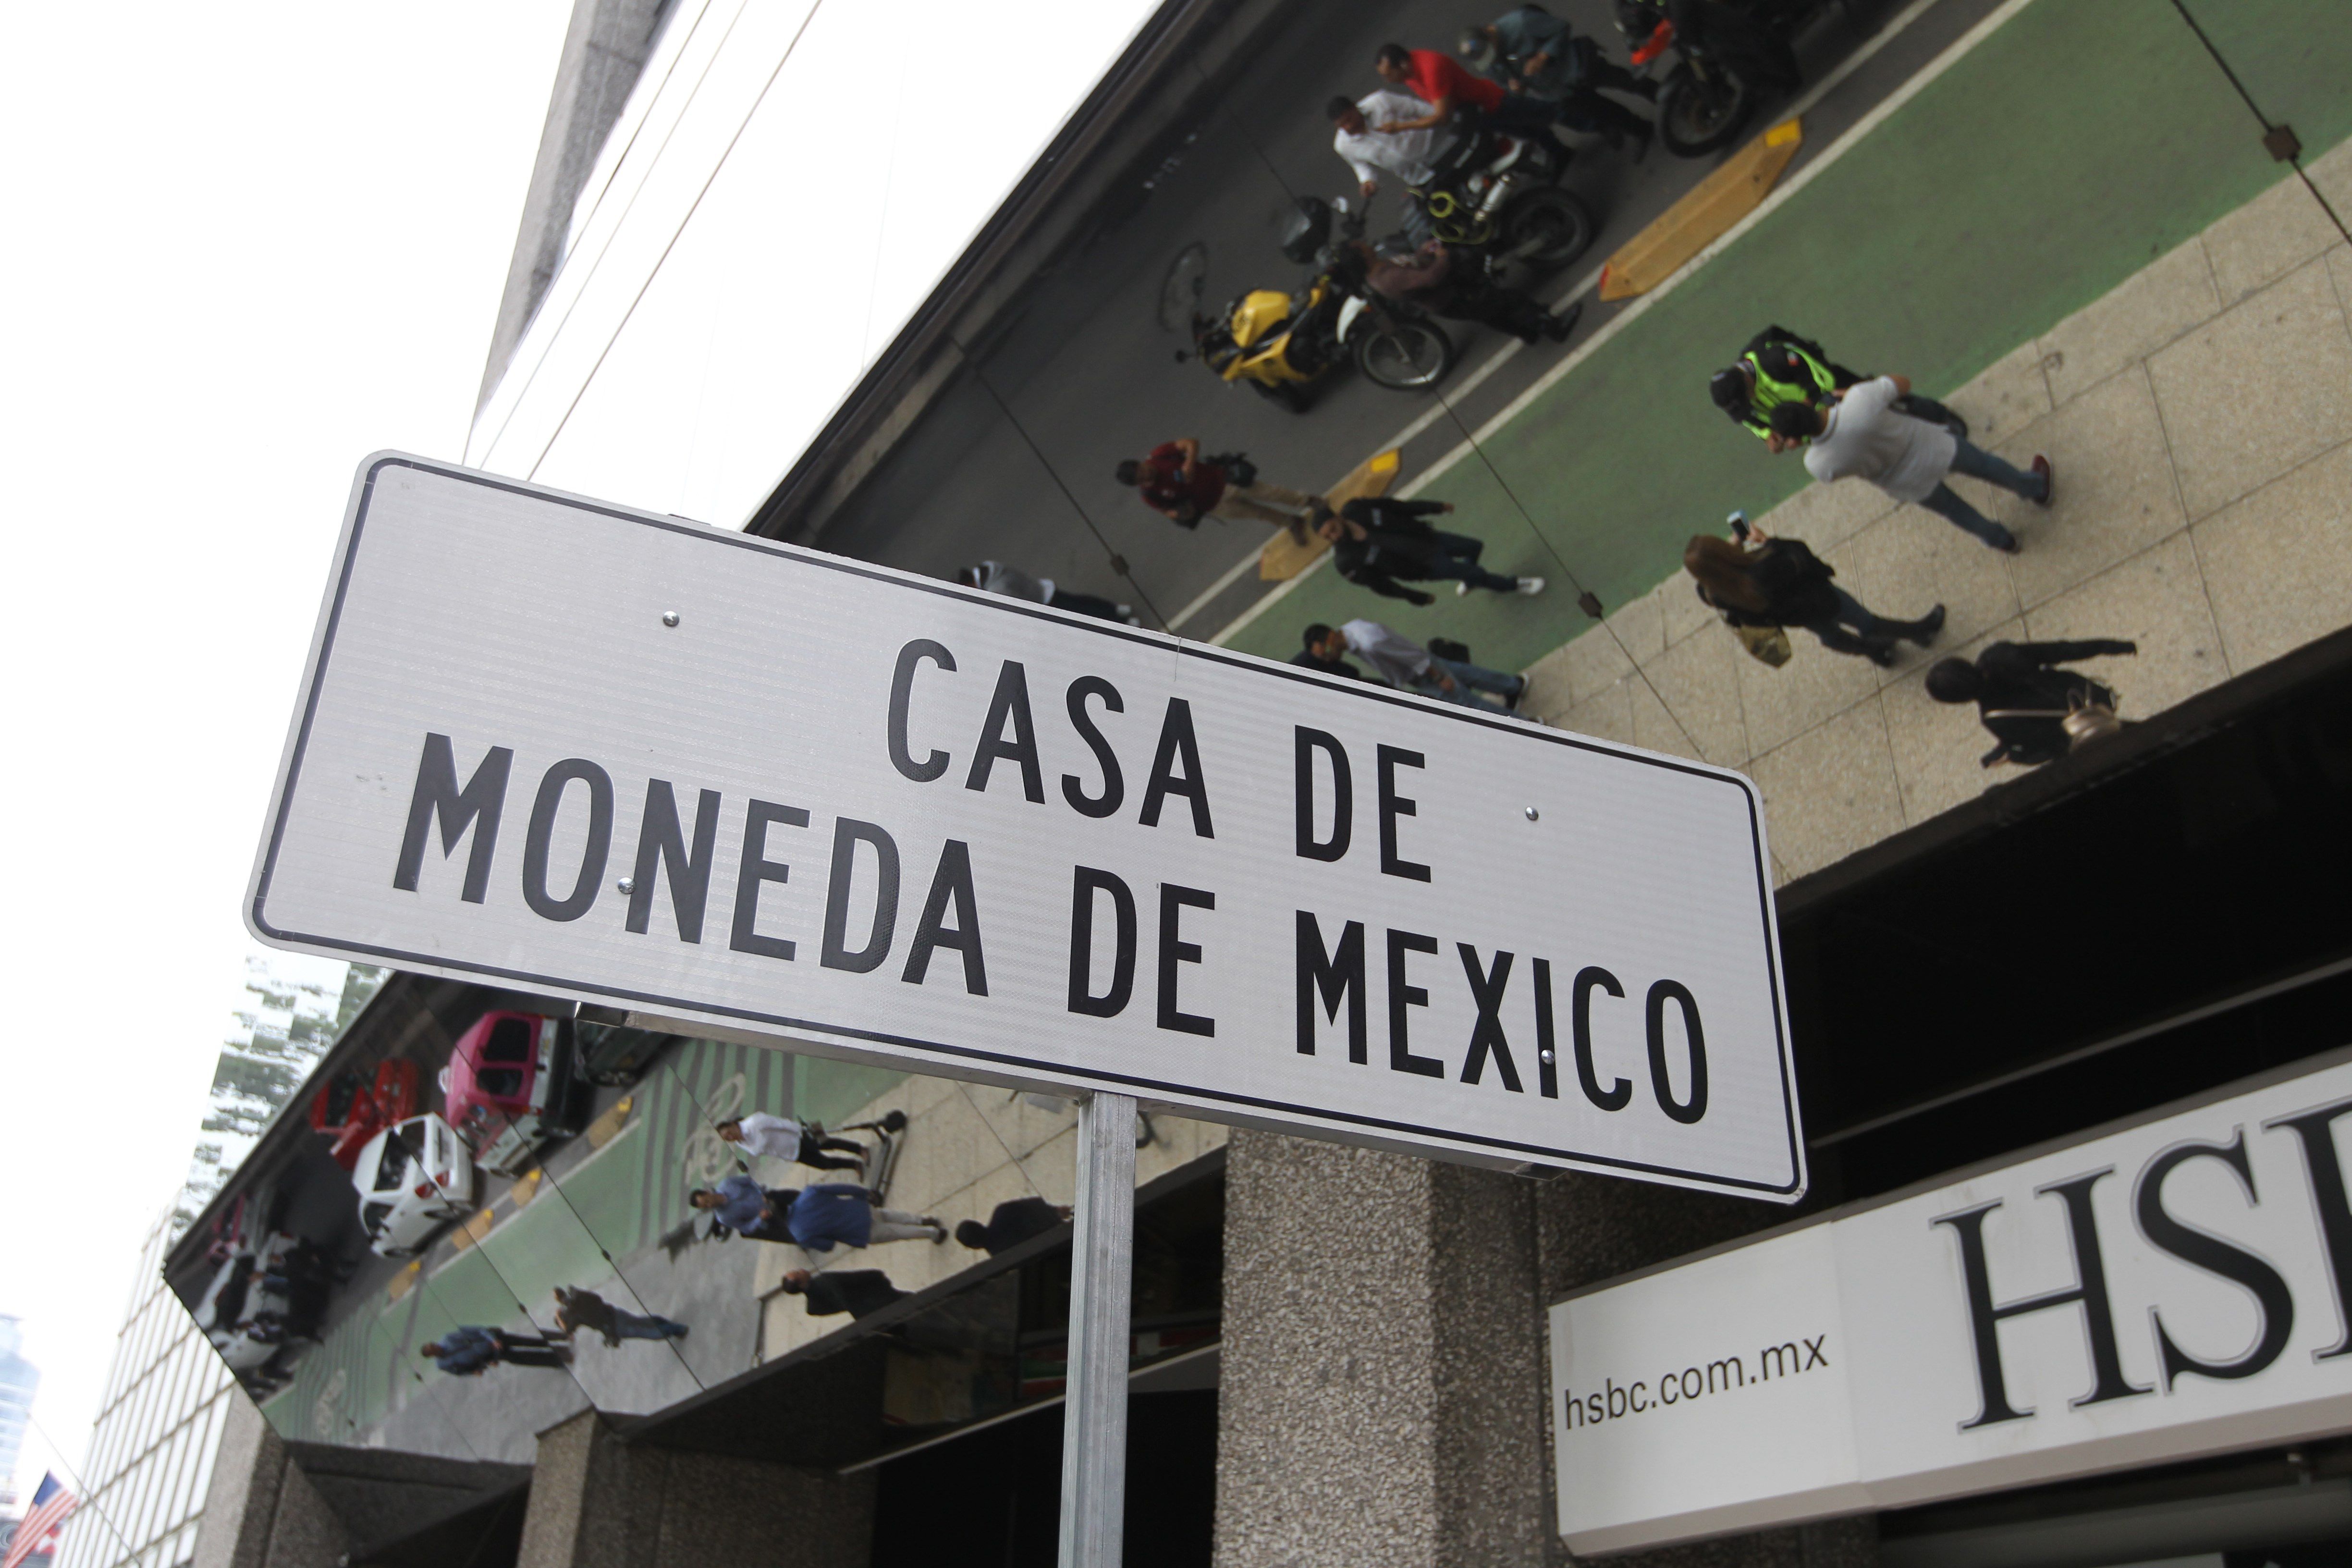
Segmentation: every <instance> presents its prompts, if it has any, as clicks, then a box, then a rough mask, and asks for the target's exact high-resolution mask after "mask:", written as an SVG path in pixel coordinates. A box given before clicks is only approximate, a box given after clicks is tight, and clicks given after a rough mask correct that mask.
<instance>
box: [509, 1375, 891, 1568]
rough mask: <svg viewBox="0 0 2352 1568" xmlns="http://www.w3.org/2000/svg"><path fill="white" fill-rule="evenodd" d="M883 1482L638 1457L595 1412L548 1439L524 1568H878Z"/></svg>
mask: <svg viewBox="0 0 2352 1568" xmlns="http://www.w3.org/2000/svg"><path fill="white" fill-rule="evenodd" d="M873 1537H874V1477H873V1475H872V1473H871V1472H866V1473H865V1474H861V1475H856V1476H850V1477H838V1476H832V1475H827V1474H822V1473H819V1472H814V1471H809V1470H803V1469H798V1468H794V1467H793V1466H790V1465H776V1464H767V1463H763V1462H761V1461H759V1460H756V1459H742V1458H733V1457H731V1456H727V1455H717V1454H700V1453H690V1452H687V1451H684V1450H680V1449H672V1448H656V1447H642V1446H633V1445H630V1444H627V1443H624V1442H622V1441H621V1439H620V1437H619V1436H618V1435H617V1434H615V1433H614V1430H613V1429H612V1427H610V1426H607V1425H606V1424H605V1422H604V1419H603V1417H601V1416H600V1415H598V1414H597V1413H596V1412H595V1411H593V1410H585V1411H583V1412H581V1413H580V1414H579V1415H575V1416H573V1417H572V1418H571V1419H570V1420H568V1421H565V1422H563V1423H562V1424H561V1425H559V1426H551V1427H550V1428H549V1429H548V1430H546V1431H545V1432H542V1433H541V1434H540V1437H539V1458H538V1463H537V1465H536V1467H535V1468H534V1469H533V1472H532V1475H531V1484H530V1512H529V1513H528V1514H526V1515H525V1516H524V1520H523V1529H522V1545H521V1548H520V1552H518V1553H517V1557H516V1562H517V1565H518V1568H709V1564H710V1563H720V1562H732V1563H761V1564H765V1565H772V1568H866V1563H867V1561H868V1559H869V1558H870V1557H871V1556H872V1554H873Z"/></svg>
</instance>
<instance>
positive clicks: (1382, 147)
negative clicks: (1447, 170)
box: [1325, 91, 1441, 247]
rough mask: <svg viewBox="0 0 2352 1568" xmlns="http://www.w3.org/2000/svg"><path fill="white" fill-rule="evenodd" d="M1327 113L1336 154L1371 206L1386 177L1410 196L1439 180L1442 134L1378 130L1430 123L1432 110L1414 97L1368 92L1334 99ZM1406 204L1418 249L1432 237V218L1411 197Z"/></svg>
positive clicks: (1408, 223)
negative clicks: (1413, 122) (1404, 122)
mask: <svg viewBox="0 0 2352 1568" xmlns="http://www.w3.org/2000/svg"><path fill="white" fill-rule="evenodd" d="M1325 111H1326V112H1327V113H1328V114H1329V115H1330V117H1331V121H1332V123H1333V125H1334V126H1336V127H1337V130H1336V131H1335V132H1333V134H1332V137H1331V150H1332V151H1333V152H1335V153H1339V156H1340V157H1341V158H1342V159H1344V160H1345V161H1346V163H1347V165H1348V167H1349V168H1350V169H1353V170H1354V171H1355V172H1356V188H1357V190H1358V191H1359V192H1360V194H1361V195H1362V196H1363V198H1364V200H1365V202H1366V203H1368V204H1369V203H1370V201H1371V199H1372V193H1373V192H1375V191H1377V190H1379V189H1380V188H1381V174H1393V175H1395V176H1396V178H1397V180H1398V181H1399V182H1400V183H1401V184H1403V185H1404V186H1405V187H1406V189H1407V190H1408V191H1410V190H1412V189H1416V188H1418V187H1420V186H1423V185H1426V184H1429V183H1430V181H1432V180H1433V179H1435V178H1436V177H1437V165H1436V157H1437V149H1438V138H1439V136H1440V135H1441V132H1438V131H1437V130H1435V129H1427V130H1421V131H1398V132H1387V133H1383V132H1381V131H1379V130H1377V129H1376V127H1379V126H1382V125H1391V124H1394V123H1395V122H1397V121H1401V120H1419V119H1423V118H1424V117H1426V116H1427V115H1428V113H1429V105H1427V104H1425V103H1423V102H1422V101H1421V100H1419V99H1417V98H1415V97H1413V96H1412V94H1411V93H1409V92H1385V91H1384V92H1368V93H1366V94H1365V95H1364V96H1363V97H1361V98H1360V99H1355V100H1349V99H1346V98H1335V99H1333V100H1331V101H1330V102H1329V103H1328V104H1327V105H1326V106H1325ZM1401 199H1402V201H1403V203H1404V230H1405V235H1406V237H1408V238H1410V239H1411V240H1412V243H1413V244H1414V246H1416V247H1419V246H1422V245H1424V244H1427V243H1428V241H1429V239H1430V237H1431V234H1430V228H1429V216H1428V215H1427V214H1426V213H1424V212H1423V211H1422V210H1421V204H1420V203H1419V202H1417V201H1415V200H1414V199H1413V198H1412V196H1411V195H1405V196H1403V197H1402V198H1401Z"/></svg>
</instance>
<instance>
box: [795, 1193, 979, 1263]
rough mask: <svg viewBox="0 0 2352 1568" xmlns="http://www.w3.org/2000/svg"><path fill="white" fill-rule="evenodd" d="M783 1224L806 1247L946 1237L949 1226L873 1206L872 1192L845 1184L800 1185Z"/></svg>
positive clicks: (872, 1244)
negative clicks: (799, 1191) (797, 1194)
mask: <svg viewBox="0 0 2352 1568" xmlns="http://www.w3.org/2000/svg"><path fill="white" fill-rule="evenodd" d="M783 1221H784V1228H785V1230H786V1231H787V1232H789V1233H790V1234H791V1236H792V1238H793V1240H794V1241H796V1242H798V1243H800V1244H801V1246H802V1247H805V1248H806V1249H807V1250H809V1251H811V1252H831V1251H832V1250H833V1249H834V1247H835V1244H836V1243H838V1244H839V1245H841V1246H844V1247H878V1246H880V1245H881V1244H882V1243H884V1242H886V1241H933V1242H940V1241H945V1240H946V1239H947V1238H948V1227H947V1226H944V1225H941V1224H940V1222H939V1221H938V1220H937V1219H934V1218H933V1217H932V1216H930V1215H920V1214H909V1213H908V1212H907V1211H906V1210H904V1209H886V1208H880V1207H877V1205H875V1202H874V1194H872V1193H870V1192H868V1191H866V1189H865V1188H864V1187H853V1186H850V1185H849V1184H846V1183H841V1182H821V1183H819V1184H816V1185H815V1186H812V1187H803V1188H802V1189H801V1194H800V1196H798V1197H796V1198H794V1199H793V1205H792V1207H790V1208H789V1209H786V1210H785V1211H784V1214H783Z"/></svg>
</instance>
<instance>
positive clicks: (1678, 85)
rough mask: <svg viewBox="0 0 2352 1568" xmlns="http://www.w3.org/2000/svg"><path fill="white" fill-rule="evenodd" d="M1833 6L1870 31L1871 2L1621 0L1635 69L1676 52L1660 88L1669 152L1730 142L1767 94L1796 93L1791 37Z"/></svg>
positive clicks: (1682, 153) (1683, 153)
mask: <svg viewBox="0 0 2352 1568" xmlns="http://www.w3.org/2000/svg"><path fill="white" fill-rule="evenodd" d="M1832 6H1834V7H1835V9H1836V10H1838V12H1839V13H1840V14H1841V15H1843V16H1844V17H1845V18H1846V20H1847V21H1848V22H1849V23H1851V24H1853V26H1854V27H1855V29H1856V30H1857V31H1866V30H1867V29H1868V27H1869V25H1870V22H1869V16H1870V11H1871V6H1870V5H1869V4H1868V0H1690V3H1689V4H1684V3H1681V0H1618V5H1617V28H1618V31H1619V32H1621V33H1622V34H1624V35H1625V37H1626V41H1627V43H1628V44H1629V45H1630V46H1631V47H1632V49H1633V65H1634V68H1636V69H1639V68H1642V67H1644V66H1647V65H1649V64H1651V63H1652V62H1654V61H1655V60H1656V59H1657V58H1659V57H1660V56H1662V55H1663V54H1664V53H1665V51H1666V50H1667V49H1669V48H1671V49H1673V50H1674V51H1675V54H1676V56H1677V59H1676V62H1675V67H1674V68H1673V69H1672V70H1670V71H1668V72H1667V73H1666V77H1665V79H1664V81H1663V82H1662V83H1660V84H1659V88H1658V104H1657V124H1658V140H1659V141H1660V142H1664V144H1665V148H1666V151H1667V152H1669V153H1674V154H1675V156H1676V157H1678V158H1698V157H1704V156H1705V155H1706V154H1707V153H1714V152H1717V151H1718V150H1720V149H1722V148H1724V147H1727V146H1728V145H1730V143H1731V142H1732V141H1733V140H1734V139H1735V138H1737V137H1738V135H1739V133H1740V132H1742V131H1743V130H1745V129H1746V128H1747V125H1748V121H1749V120H1750V119H1751V118H1753V117H1754V115H1755V113H1756V110H1757V108H1758V106H1759V104H1760V103H1761V102H1762V101H1763V100H1764V99H1765V98H1766V97H1767V96H1768V95H1769V94H1770V93H1773V92H1792V91H1794V90H1795V89H1796V87H1797V85H1798V81H1797V75H1796V57H1795V56H1794V55H1793V54H1792V53H1790V48H1789V40H1790V39H1791V38H1793V37H1796V35H1797V34H1798V33H1799V32H1801V31H1802V30H1803V28H1804V27H1805V26H1806V25H1807V24H1809V23H1810V22H1811V21H1812V19H1813V18H1814V17H1815V16H1819V15H1820V14H1821V13H1822V12H1823V11H1825V10H1829V9H1831V8H1832ZM1678 18H1679V19H1678Z"/></svg>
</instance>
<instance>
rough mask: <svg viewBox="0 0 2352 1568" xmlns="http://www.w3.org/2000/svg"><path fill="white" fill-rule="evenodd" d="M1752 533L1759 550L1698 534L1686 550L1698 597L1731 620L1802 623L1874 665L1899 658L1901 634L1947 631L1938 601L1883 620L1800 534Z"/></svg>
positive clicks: (1919, 637) (1928, 636)
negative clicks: (1842, 584)
mask: <svg viewBox="0 0 2352 1568" xmlns="http://www.w3.org/2000/svg"><path fill="white" fill-rule="evenodd" d="M1748 538H1749V539H1750V540H1751V541H1753V542H1755V544H1756V548H1755V549H1753V550H1742V549H1741V548H1740V547H1739V546H1738V545H1737V544H1734V543H1733V542H1731V541H1729V540H1727V539H1718V538H1716V537H1715V536H1713V535H1711V534H1700V535H1698V536H1696V537H1695V538H1694V539H1692V541H1691V542H1690V543H1689V544H1688V545H1687V546H1685V549H1684V551H1683V567H1684V570H1685V571H1687V572H1688V573H1689V574H1691V576H1692V577H1693V578H1694V579H1695V580H1696V582H1697V584H1698V596H1699V597H1700V598H1701V599H1703V600H1705V601H1706V603H1707V604H1709V605H1714V606H1715V607H1716V608H1717V609H1718V610H1720V611H1722V612H1723V618H1724V619H1725V620H1726V621H1727V622H1728V623H1730V624H1731V625H1732V626H1802V627H1804V628H1805V630H1807V631H1809V632H1811V633H1812V634H1813V636H1815V637H1819V638H1821V640H1822V647H1825V648H1828V649H1829V650H1830V651H1831V652H1832V653H1858V654H1861V655H1862V656H1863V657H1864V658H1868V659H1869V660H1871V661H1872V662H1873V663H1874V664H1893V663H1894V662H1895V639H1896V638H1897V637H1908V638H1909V639H1910V640H1911V641H1913V642H1915V643H1917V644H1918V645H1919V646H1920V647H1927V645H1928V644H1930V643H1932V642H1934V641H1935V640H1936V634H1937V632H1938V631H1940V630H1942V629H1943V626H1944V606H1943V605H1937V606H1936V607H1935V608H1934V609H1932V610H1930V611H1928V612H1927V614H1926V615H1924V616H1920V617H1919V618H1918V619H1917V620H1916V621H1889V620H1883V619H1881V618H1880V617H1879V616H1874V615H1872V614H1871V613H1870V612H1869V611H1868V610H1866V609H1864V608H1863V606H1862V605H1861V603H1860V602H1859V601H1858V600H1856V599H1855V598H1854V596H1853V595H1851V594H1849V593H1847V592H1846V591H1845V590H1844V589H1843V588H1838V587H1832V585H1831V584H1830V579H1831V578H1832V577H1834V576H1835V575H1837V574H1836V572H1835V571H1834V570H1833V569H1832V567H1831V566H1830V564H1829V563H1828V562H1826V561H1823V560H1822V558H1821V557H1820V556H1818V555H1816V554H1814V553H1813V552H1812V551H1811V549H1810V548H1808V547H1807V545H1806V543H1805V542H1804V541H1803V540H1801V539H1768V538H1766V537H1765V534H1764V531H1763V530H1761V529H1759V528H1755V527H1752V526H1751V527H1750V528H1749V530H1748Z"/></svg>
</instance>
